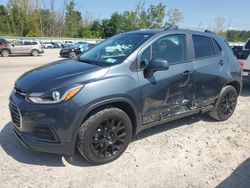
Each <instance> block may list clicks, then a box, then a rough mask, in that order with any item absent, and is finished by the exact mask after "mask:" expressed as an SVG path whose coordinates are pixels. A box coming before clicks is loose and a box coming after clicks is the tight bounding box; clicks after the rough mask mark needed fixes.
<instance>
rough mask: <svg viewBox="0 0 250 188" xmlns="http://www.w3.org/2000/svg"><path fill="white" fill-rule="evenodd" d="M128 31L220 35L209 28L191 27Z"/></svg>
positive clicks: (153, 33) (156, 33) (152, 33)
mask: <svg viewBox="0 0 250 188" xmlns="http://www.w3.org/2000/svg"><path fill="white" fill-rule="evenodd" d="M128 33H135V34H136V33H138V34H151V35H158V34H163V33H171V34H173V33H175V34H179V33H186V34H192V35H202V36H208V37H219V36H218V35H216V34H215V33H213V32H212V31H209V30H205V31H197V30H191V29H141V30H136V31H130V32H128Z"/></svg>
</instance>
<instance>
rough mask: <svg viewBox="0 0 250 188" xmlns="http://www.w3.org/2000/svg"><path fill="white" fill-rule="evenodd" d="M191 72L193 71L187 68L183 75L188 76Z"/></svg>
mask: <svg viewBox="0 0 250 188" xmlns="http://www.w3.org/2000/svg"><path fill="white" fill-rule="evenodd" d="M191 73H192V72H191V71H189V70H186V71H184V72H183V73H182V76H188V75H190V74H191Z"/></svg>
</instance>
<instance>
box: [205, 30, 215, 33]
mask: <svg viewBox="0 0 250 188" xmlns="http://www.w3.org/2000/svg"><path fill="white" fill-rule="evenodd" d="M204 32H205V33H212V34H215V33H214V32H213V31H210V30H208V29H206V30H205V31H204Z"/></svg>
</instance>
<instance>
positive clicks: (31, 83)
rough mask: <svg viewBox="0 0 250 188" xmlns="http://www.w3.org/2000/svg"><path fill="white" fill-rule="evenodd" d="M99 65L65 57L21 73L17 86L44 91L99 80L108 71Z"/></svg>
mask: <svg viewBox="0 0 250 188" xmlns="http://www.w3.org/2000/svg"><path fill="white" fill-rule="evenodd" d="M108 69H109V68H108V67H99V66H97V65H93V64H87V63H84V62H79V61H76V60H71V59H64V60H59V61H55V62H53V63H49V64H47V65H44V66H41V67H38V68H36V69H33V70H30V71H28V72H26V73H24V74H23V75H21V76H20V77H19V78H18V80H17V81H16V83H15V87H17V88H18V89H20V90H22V91H24V92H43V91H49V90H52V89H58V88H63V87H68V86H71V85H72V86H73V85H75V84H84V83H85V82H90V81H93V80H97V79H99V78H100V77H102V76H104V75H105V74H106V73H107V72H108Z"/></svg>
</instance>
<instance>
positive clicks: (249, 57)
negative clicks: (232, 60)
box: [232, 39, 250, 80]
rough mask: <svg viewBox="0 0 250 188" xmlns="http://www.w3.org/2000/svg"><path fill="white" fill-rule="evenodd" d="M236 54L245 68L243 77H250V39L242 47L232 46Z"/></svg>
mask: <svg viewBox="0 0 250 188" xmlns="http://www.w3.org/2000/svg"><path fill="white" fill-rule="evenodd" d="M232 49H233V52H234V55H235V56H236V57H237V59H238V60H239V62H240V64H241V65H242V69H243V73H242V74H243V78H244V79H247V80H249V79H250V39H248V40H247V42H246V43H245V45H244V46H242V47H239V46H237V47H235V46H233V47H232Z"/></svg>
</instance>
